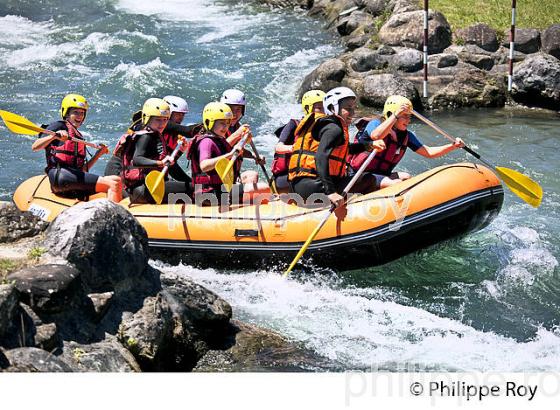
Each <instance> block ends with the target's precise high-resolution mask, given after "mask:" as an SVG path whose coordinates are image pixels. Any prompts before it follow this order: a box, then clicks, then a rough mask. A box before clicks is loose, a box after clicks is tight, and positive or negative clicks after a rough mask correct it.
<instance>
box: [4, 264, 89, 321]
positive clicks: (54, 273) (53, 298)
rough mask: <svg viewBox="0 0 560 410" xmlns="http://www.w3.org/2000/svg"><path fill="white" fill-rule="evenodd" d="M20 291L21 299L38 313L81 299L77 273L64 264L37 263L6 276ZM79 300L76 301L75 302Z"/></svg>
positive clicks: (53, 309) (58, 310) (63, 306)
mask: <svg viewBox="0 0 560 410" xmlns="http://www.w3.org/2000/svg"><path fill="white" fill-rule="evenodd" d="M8 280H9V281H13V283H14V284H15V286H16V288H17V289H18V291H19V292H20V293H21V297H22V301H24V302H25V303H27V304H28V305H29V306H31V307H32V308H33V309H34V310H35V311H37V312H39V313H41V312H46V313H56V312H61V311H63V310H66V309H70V308H72V306H73V305H74V304H75V303H76V302H77V301H76V299H78V300H79V299H80V298H84V297H85V294H84V293H83V291H82V284H81V278H80V272H79V271H78V270H77V269H75V268H73V267H71V266H68V265H55V264H49V265H37V266H31V267H27V268H23V269H21V270H19V271H17V272H14V273H11V274H10V275H8ZM77 303H79V302H77Z"/></svg>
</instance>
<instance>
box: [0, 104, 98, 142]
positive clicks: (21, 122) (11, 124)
mask: <svg viewBox="0 0 560 410" xmlns="http://www.w3.org/2000/svg"><path fill="white" fill-rule="evenodd" d="M0 117H2V120H3V121H4V124H6V127H8V129H9V130H10V131H12V132H13V133H15V134H22V135H37V134H40V133H43V134H49V135H50V136H52V137H55V139H57V140H62V137H60V136H59V135H58V134H57V133H56V132H54V131H51V130H46V129H44V128H41V127H39V126H38V125H35V124H33V123H32V122H31V121H29V120H28V119H27V118H25V117H22V116H21V115H17V114H14V113H12V112H8V111H3V110H0ZM68 139H69V140H70V141H73V142H77V143H78V144H84V145H86V146H88V147H92V148H95V149H98V150H99V149H102V147H101V146H100V145H97V144H94V143H92V142H87V141H84V140H82V139H79V138H68Z"/></svg>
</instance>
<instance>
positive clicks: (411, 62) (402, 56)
mask: <svg viewBox="0 0 560 410" xmlns="http://www.w3.org/2000/svg"><path fill="white" fill-rule="evenodd" d="M389 61H390V63H389V66H390V67H392V68H394V69H395V70H399V71H404V72H410V73H413V72H415V71H418V70H420V69H421V68H422V67H423V65H424V54H422V52H421V51H418V50H416V49H413V48H405V49H401V50H399V51H397V53H396V54H394V55H393V56H391V58H390V60H389Z"/></svg>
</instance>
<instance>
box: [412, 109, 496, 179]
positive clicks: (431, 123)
mask: <svg viewBox="0 0 560 410" xmlns="http://www.w3.org/2000/svg"><path fill="white" fill-rule="evenodd" d="M412 114H414V116H415V117H416V118H418V119H419V120H420V121H422V122H424V123H425V124H427V125H429V126H430V127H432V128H433V129H434V130H436V131H437V132H439V133H440V134H441V135H443V136H444V137H445V138H447V139H448V140H449V141H452V142H455V138H453V137H452V136H451V135H449V134H448V133H447V132H446V131H444V130H442V129H441V128H440V127H438V126H437V125H436V124H434V123H433V122H432V121H430V120H429V119H427V118H426V117H424V116H423V115H422V114H419V113H417V112H416V111H414V110H412ZM462 148H463V149H464V150H465V151H467V152H468V153H469V154H471V155H472V156H473V157H475V158H476V159H478V160H480V161H481V162H483V163H484V164H485V165H487V166H489V167H490V168H492V169H494V170H495V169H496V167H495V166H494V165H492V164H490V163H489V162H488V161H486V160H485V159H484V158H482V157H481V156H480V154H479V153H478V152H476V151H473V150H472V149H470V148H469V147H467V146H466V145H465V146H464V147H462Z"/></svg>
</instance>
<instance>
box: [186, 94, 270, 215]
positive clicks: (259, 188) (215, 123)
mask: <svg viewBox="0 0 560 410" xmlns="http://www.w3.org/2000/svg"><path fill="white" fill-rule="evenodd" d="M233 118H234V116H233V113H232V111H231V108H230V107H229V106H228V105H227V104H224V103H221V102H211V103H208V104H206V106H205V107H204V110H203V112H202V122H203V125H204V129H205V131H206V132H205V133H204V134H202V135H198V136H197V137H195V140H194V141H193V143H192V145H191V148H190V150H189V154H188V155H189V159H190V160H191V169H192V178H193V183H194V195H195V201H196V203H197V204H199V205H209V201H207V200H200V199H199V200H197V196H198V195H201V194H213V195H215V196H216V199H217V200H218V202H219V203H221V200H222V197H221V189H222V180H221V179H220V176H219V175H218V173H217V172H216V170H215V169H216V164H217V163H218V161H219V160H220V159H222V158H226V159H228V160H230V159H231V158H232V156H233V154H234V153H235V152H240V151H242V150H243V148H242V147H241V146H239V144H238V142H239V139H240V138H241V137H243V135H244V134H241V136H240V137H239V138H237V136H236V135H230V136H228V134H229V130H230V128H231V122H232V120H233ZM246 132H248V131H246ZM236 144H237V145H236ZM243 152H246V151H243ZM242 160H243V159H242V156H241V155H240V156H239V157H238V159H237V160H236V163H235V165H234V166H233V173H234V181H237V180H239V179H240V180H241V183H236V184H235V185H234V186H233V189H232V191H231V193H234V194H233V195H238V197H237V198H235V199H236V201H235V202H241V201H243V197H244V193H245V194H247V196H252V195H253V194H257V193H267V192H270V189H269V187H268V185H267V184H263V183H257V182H253V181H251V182H247V180H248V179H249V178H247V177H246V176H245V175H244V174H245V173H247V172H254V171H245V172H244V173H241V162H242ZM199 198H200V197H199ZM204 198H206V197H204Z"/></svg>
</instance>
